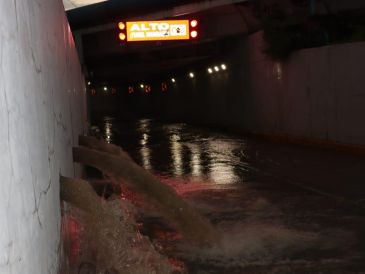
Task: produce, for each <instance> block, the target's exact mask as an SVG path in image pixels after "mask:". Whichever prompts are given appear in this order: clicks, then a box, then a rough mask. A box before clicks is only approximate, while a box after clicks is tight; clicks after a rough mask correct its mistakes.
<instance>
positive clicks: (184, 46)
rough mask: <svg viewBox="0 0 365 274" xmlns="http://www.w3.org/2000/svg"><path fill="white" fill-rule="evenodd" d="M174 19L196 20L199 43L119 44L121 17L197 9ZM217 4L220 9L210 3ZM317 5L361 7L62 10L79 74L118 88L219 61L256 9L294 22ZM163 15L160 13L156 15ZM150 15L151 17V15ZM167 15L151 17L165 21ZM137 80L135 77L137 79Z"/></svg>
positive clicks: (177, 2)
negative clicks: (280, 12) (271, 11)
mask: <svg viewBox="0 0 365 274" xmlns="http://www.w3.org/2000/svg"><path fill="white" fill-rule="evenodd" d="M200 3H201V4H202V5H201V6H202V7H204V8H202V9H196V10H195V11H194V8H193V9H190V11H189V12H188V13H187V14H185V15H184V17H181V16H180V17H179V16H177V14H170V17H173V18H187V19H191V18H194V19H198V20H199V22H200V24H199V33H200V35H199V39H197V40H196V41H187V42H186V41H185V42H142V43H131V44H126V43H121V42H120V41H119V40H118V38H117V37H118V29H117V23H118V21H119V20H122V19H123V18H124V19H125V18H128V19H130V18H144V16H146V19H147V20H148V19H149V18H150V17H149V16H151V14H155V15H154V16H156V13H158V12H166V14H169V13H168V12H167V11H169V12H171V10H173V9H172V8H173V7H184V6H189V7H190V6H194V5H195V6H199V4H200ZM214 3H220V4H219V5H213V4H214ZM311 3H316V6H315V9H316V11H317V13H318V14H323V13H329V12H336V10H347V9H353V8H359V7H360V6H361V7H365V1H363V0H346V1H344V0H197V1H193V0H109V1H106V2H102V3H99V4H95V5H91V6H86V7H82V8H78V9H74V10H70V11H68V12H67V15H68V18H69V21H70V25H71V28H72V29H73V32H74V36H75V40H76V43H77V46H78V48H79V54H80V59H81V63H82V65H83V67H84V72H85V74H86V76H87V78H89V79H90V80H91V81H92V82H93V83H95V84H96V85H98V84H100V85H104V84H111V85H119V84H124V83H126V82H130V81H133V80H135V79H134V78H136V77H137V76H138V78H143V79H150V78H153V77H155V76H157V75H159V74H166V73H170V72H174V71H179V70H181V69H183V68H184V67H187V66H198V65H200V64H202V63H204V62H208V61H209V60H212V59H216V58H220V56H222V55H223V54H224V53H225V52H227V51H229V46H230V44H232V41H234V39H236V37H237V36H241V37H242V36H243V35H247V34H249V33H252V32H254V31H257V30H259V29H260V25H261V24H260V20H259V19H258V18H257V6H258V5H261V6H262V7H264V9H265V5H279V6H282V9H283V10H285V12H287V13H288V14H290V16H289V17H288V18H289V23H291V24H292V23H293V22H298V21H300V20H303V18H305V17H307V16H308V15H309V14H310V12H311V8H312V7H311ZM161 14H164V13H161ZM152 17H153V16H152ZM170 17H168V16H167V17H166V16H165V17H162V18H153V19H166V18H170ZM136 80H137V79H136Z"/></svg>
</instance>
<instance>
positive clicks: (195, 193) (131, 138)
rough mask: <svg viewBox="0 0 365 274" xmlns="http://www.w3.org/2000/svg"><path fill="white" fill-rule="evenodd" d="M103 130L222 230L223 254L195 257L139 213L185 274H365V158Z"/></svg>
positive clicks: (177, 134)
mask: <svg viewBox="0 0 365 274" xmlns="http://www.w3.org/2000/svg"><path fill="white" fill-rule="evenodd" d="M97 125H98V126H99V128H100V131H101V134H102V135H103V137H104V138H105V140H107V141H108V142H112V143H115V144H118V145H120V146H122V147H123V148H124V149H125V150H126V151H127V152H128V153H129V154H130V155H131V156H132V158H133V159H134V160H135V161H136V162H137V163H138V164H140V165H141V166H143V167H144V168H145V169H147V170H149V171H151V172H152V173H153V174H154V175H155V176H157V177H158V178H160V179H161V180H162V181H163V182H165V183H166V184H168V185H170V186H172V187H173V188H174V189H175V190H176V192H177V193H179V194H180V195H181V196H182V197H184V198H185V199H187V200H188V201H189V202H190V203H191V204H193V205H194V206H195V207H196V208H198V209H199V211H200V212H202V213H203V214H204V215H205V216H207V217H208V218H209V219H210V220H211V222H212V223H213V224H214V225H215V226H216V227H217V229H218V230H219V231H220V234H221V236H222V239H223V240H222V246H220V247H219V248H218V247H217V248H213V249H206V250H204V249H203V250H202V249H196V248H193V247H191V246H189V245H188V244H187V243H185V242H184V241H183V240H182V239H181V237H180V235H178V234H177V233H176V232H175V231H174V230H173V229H172V227H171V226H170V224H168V223H166V221H165V220H163V219H162V218H160V217H159V216H158V214H155V215H153V214H150V213H148V214H139V218H140V220H139V221H140V222H141V223H142V224H141V231H142V233H144V234H145V235H148V236H149V237H150V239H151V241H153V242H154V246H155V248H156V249H157V250H158V251H159V252H161V253H162V254H164V255H165V256H167V257H169V258H170V261H171V262H174V264H176V265H182V266H184V268H185V270H186V272H188V273H288V274H289V273H339V274H340V273H341V274H346V273H365V265H364V262H363V261H364V259H365V256H364V255H365V249H364V248H365V237H364V236H363V235H365V234H364V233H363V231H364V228H365V219H364V214H363V213H364V212H363V211H362V210H360V209H359V207H358V206H354V203H356V202H359V203H361V201H362V199H364V198H365V197H364V196H365V192H364V191H363V190H365V189H364V188H365V187H364V184H363V183H362V182H365V172H364V170H365V159H364V158H363V157H359V156H353V155H347V154H341V153H335V152H329V151H320V150H316V149H311V148H304V147H295V146H286V145H278V144H272V143H266V142H262V141H257V140H252V139H247V138H243V137H241V136H235V135H230V134H224V133H220V132H216V131H213V130H210V129H205V128H200V127H194V126H191V125H187V124H181V123H180V124H168V123H161V122H158V121H154V120H150V119H141V120H135V121H123V120H121V119H116V118H111V117H105V118H103V119H101V120H100V121H98V122H97ZM308 189H315V190H316V192H313V191H311V190H308ZM322 192H323V193H325V194H326V195H322V194H319V193H322ZM338 197H344V198H345V199H346V201H344V200H339V199H337V198H338ZM347 200H348V201H351V202H347Z"/></svg>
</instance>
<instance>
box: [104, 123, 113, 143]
mask: <svg viewBox="0 0 365 274" xmlns="http://www.w3.org/2000/svg"><path fill="white" fill-rule="evenodd" d="M113 120H114V119H113V118H111V117H105V118H104V131H103V135H104V138H105V140H106V141H107V142H108V143H112V142H113Z"/></svg>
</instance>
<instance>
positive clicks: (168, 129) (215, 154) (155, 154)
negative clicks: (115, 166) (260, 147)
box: [104, 118, 242, 184]
mask: <svg viewBox="0 0 365 274" xmlns="http://www.w3.org/2000/svg"><path fill="white" fill-rule="evenodd" d="M104 128H105V136H106V140H107V141H108V142H111V141H112V142H114V143H116V144H118V145H121V146H122V147H123V148H125V149H126V150H127V152H128V153H129V154H130V155H131V156H132V157H133V158H134V159H135V160H136V162H137V163H138V164H140V165H141V166H143V167H144V168H145V169H147V170H153V172H154V173H157V174H163V175H166V176H171V177H180V178H181V177H184V178H185V179H186V180H188V179H187V178H192V179H194V178H198V179H199V180H200V179H202V178H204V179H208V180H209V181H211V182H215V183H218V184H230V183H234V182H237V180H238V178H239V175H238V174H236V173H237V165H236V164H235V161H239V159H238V160H237V159H236V158H235V156H234V154H233V151H234V150H235V149H236V148H237V147H240V146H241V145H242V144H240V143H239V142H236V141H237V140H236V141H233V140H225V139H224V138H220V137H219V136H217V135H215V136H212V135H211V134H210V133H208V134H205V135H204V134H201V132H200V131H198V132H197V131H196V130H194V128H190V127H189V126H187V125H185V124H159V123H157V122H155V121H154V120H151V119H141V120H138V121H137V122H127V123H124V124H119V123H116V120H114V121H113V119H110V118H108V119H104ZM112 129H113V130H114V134H117V135H118V136H113V130H112ZM185 179H184V180H185Z"/></svg>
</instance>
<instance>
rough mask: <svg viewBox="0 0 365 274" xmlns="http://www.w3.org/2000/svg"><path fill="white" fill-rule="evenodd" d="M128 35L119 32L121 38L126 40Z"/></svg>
mask: <svg viewBox="0 0 365 274" xmlns="http://www.w3.org/2000/svg"><path fill="white" fill-rule="evenodd" d="M126 38H127V36H126V35H125V34H124V33H119V40H121V41H124V40H125V39H126Z"/></svg>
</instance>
